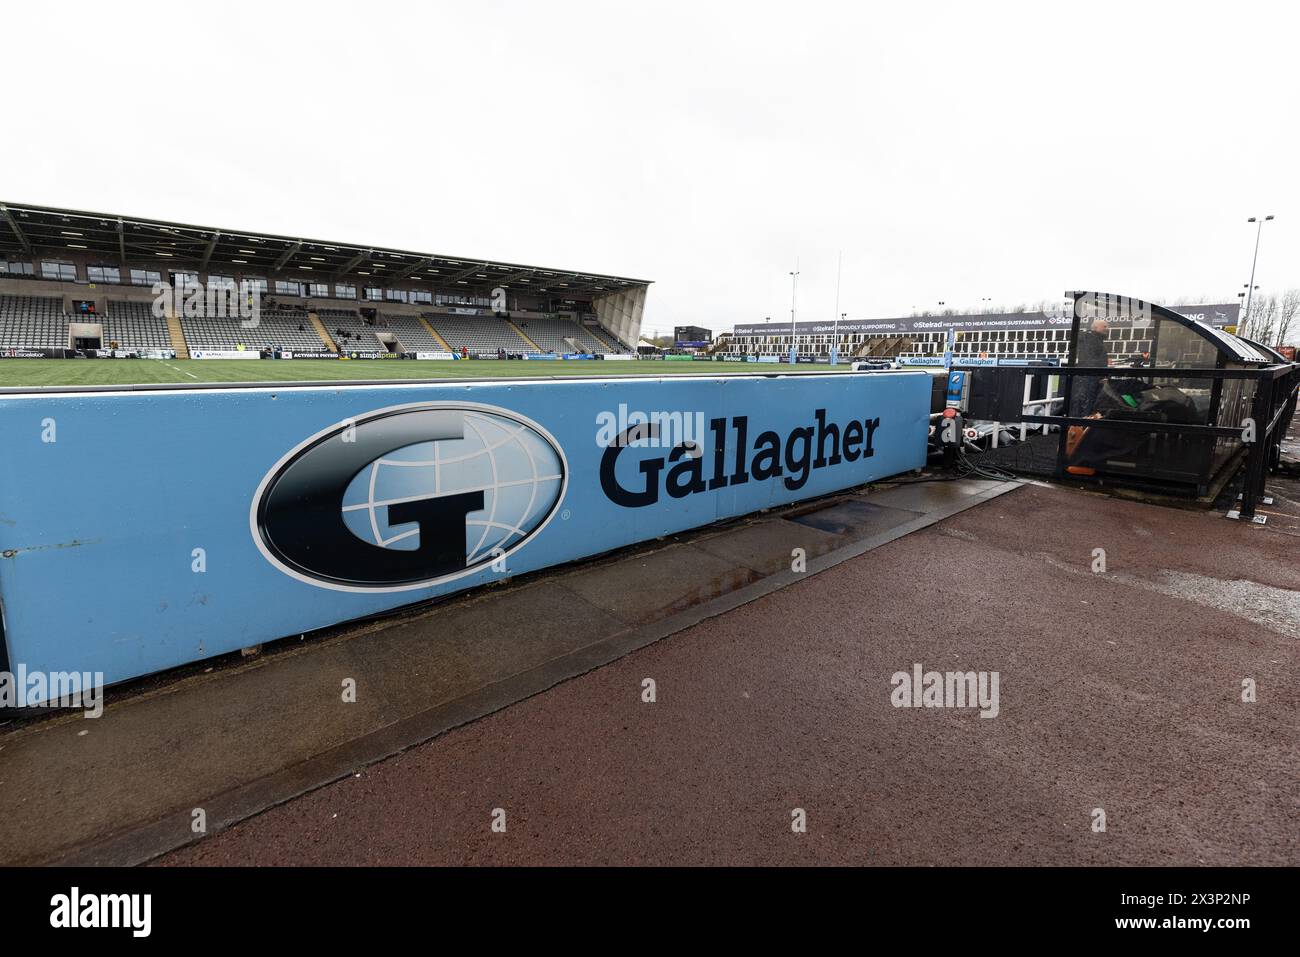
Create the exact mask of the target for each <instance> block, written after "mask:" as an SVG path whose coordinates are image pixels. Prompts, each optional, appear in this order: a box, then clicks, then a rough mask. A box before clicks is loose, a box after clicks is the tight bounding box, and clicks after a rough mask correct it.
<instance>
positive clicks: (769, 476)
mask: <svg viewBox="0 0 1300 957" xmlns="http://www.w3.org/2000/svg"><path fill="white" fill-rule="evenodd" d="M929 401H930V377H929V376H928V375H925V374H923V373H914V372H898V373H875V374H871V375H853V374H849V373H845V374H843V375H834V376H831V375H825V376H814V375H805V376H789V375H782V376H777V375H773V376H754V375H738V376H723V377H713V376H708V377H704V376H701V377H699V378H696V377H682V378H677V377H673V378H669V379H661V378H655V377H649V376H646V377H619V378H617V379H600V380H595V381H592V380H559V381H545V382H509V381H504V382H484V383H468V384H467V383H445V384H444V383H439V384H426V385H373V386H371V385H366V386H345V387H325V388H322V387H287V388H286V387H259V388H251V389H223V388H198V389H192V390H160V391H127V392H111V393H110V392H81V393H66V392H65V393H46V394H23V395H11V396H5V397H2V398H0V429H2V430H3V434H4V435H5V436H6V437H7V440H8V441H7V448H6V455H5V456H4V457H3V459H2V460H0V501H3V508H2V509H0V515H2V516H3V522H0V601H2V602H3V609H4V619H3V621H4V640H5V644H6V647H7V652H8V661H9V663H10V668H11V669H12V668H15V667H17V666H18V665H19V664H21V665H24V666H26V668H27V669H28V670H29V671H47V672H50V671H78V672H86V671H89V672H97V671H99V672H103V673H104V675H105V678H106V680H107V681H109V682H114V681H121V680H124V679H127V678H132V677H135V676H139V675H144V674H149V673H152V672H155V671H159V670H162V669H165V668H169V667H173V666H176V665H180V664H184V663H187V662H192V661H196V660H199V659H203V658H208V657H211V656H214V655H220V654H223V653H226V652H230V651H233V650H235V649H238V648H242V647H247V646H250V645H256V644H258V643H260V642H264V641H268V640H272V639H275V638H280V637H283V636H286V635H296V634H301V633H303V632H306V631H310V630H312V629H315V628H320V627H323V626H326V625H331V624H335V623H338V622H343V621H348V620H350V619H354V618H359V617H363V616H367V615H372V614H375V613H377V612H382V611H385V610H388V609H392V608H396V607H399V606H402V605H406V604H410V603H413V602H417V601H419V600H421V599H427V598H431V597H435V596H439V595H445V594H448V593H451V592H455V591H458V590H460V589H465V588H470V587H473V586H476V585H481V584H484V583H487V582H492V581H495V580H499V579H501V578H504V577H508V576H511V575H517V574H521V573H525V572H531V571H535V570H537V569H541V568H545V567H547V566H551V565H556V564H560V563H564V562H568V561H572V560H574V559H578V558H582V557H585V556H589V555H594V554H598V553H600V552H604V551H608V550H610V549H613V548H618V547H621V546H624V545H628V544H632V543H634V542H640V541H645V540H648V539H653V538H656V537H659V536H662V535H666V534H670V533H673V532H678V531H682V530H684V529H688V528H692V527H695V526H699V525H705V524H708V523H710V522H714V521H717V520H719V519H724V518H730V517H734V516H738V515H744V514H746V513H749V512H753V511H756V510H758V509H762V508H767V507H770V506H774V505H782V504H786V503H789V502H794V501H798V500H800V499H805V498H810V497H814V496H818V495H824V494H827V493H829V492H833V491H836V490H838V489H842V488H846V487H850V486H854V485H858V484H861V483H863V482H867V481H870V480H873V479H878V478H882V477H884V476H888V475H894V474H897V473H899V472H903V471H907V470H909V469H914V468H919V467H920V466H922V465H923V464H924V461H925V446H926V432H927V424H928V422H927V414H928V412H929ZM160 423H166V426H167V427H166V428H161V427H160ZM521 627H527V625H526V623H521Z"/></svg>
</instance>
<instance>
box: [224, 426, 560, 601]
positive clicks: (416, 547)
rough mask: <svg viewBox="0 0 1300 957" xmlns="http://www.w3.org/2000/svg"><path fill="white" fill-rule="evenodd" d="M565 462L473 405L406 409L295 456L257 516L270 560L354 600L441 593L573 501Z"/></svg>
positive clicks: (313, 442)
mask: <svg viewBox="0 0 1300 957" xmlns="http://www.w3.org/2000/svg"><path fill="white" fill-rule="evenodd" d="M566 486H567V468H566V463H565V459H564V453H563V451H562V450H561V449H560V447H559V445H558V444H557V443H556V442H555V440H554V439H553V438H552V437H551V436H550V434H549V433H547V432H546V430H545V429H543V428H542V427H541V426H539V425H538V424H537V423H535V422H533V421H531V420H529V419H527V418H525V417H523V416H521V415H518V414H517V413H515V412H511V411H509V410H506V409H501V408H496V407H493V406H484V405H478V404H474V403H438V404H428V405H425V404H417V405H408V406H397V407H394V408H390V409H380V410H378V411H375V412H372V413H369V414H367V415H365V416H361V417H359V418H357V419H355V420H349V421H344V422H340V423H337V424H336V425H334V426H331V427H330V428H329V429H326V430H324V431H323V432H321V433H318V434H317V435H314V436H312V437H311V438H310V439H308V440H306V441H305V442H303V443H302V444H301V445H299V446H298V447H297V448H295V449H293V450H292V451H291V452H289V453H288V454H287V455H286V456H285V457H284V458H283V459H281V460H280V461H279V462H278V463H276V465H275V467H274V468H272V469H271V471H270V472H268V473H267V475H266V477H265V478H263V480H262V482H261V484H260V485H259V487H258V491H257V494H256V496H255V497H254V502H253V507H252V510H251V513H250V519H249V521H250V526H251V529H252V533H253V537H254V541H255V542H256V543H257V546H258V548H259V549H260V550H261V551H262V554H263V555H265V556H266V558H267V559H268V560H270V561H271V562H272V563H273V564H275V565H276V566H277V567H279V568H280V569H281V570H282V571H284V572H286V573H287V574H289V575H292V576H293V577H295V578H298V579H300V580H303V581H308V582H311V583H312V584H316V585H321V586H323V587H327V588H334V589H339V590H344V591H404V590H410V589H416V588H423V587H427V586H429V585H436V584H439V583H441V582H444V581H450V580H452V579H455V578H459V577H461V576H464V575H467V574H469V573H470V572H472V571H474V570H475V569H477V568H480V567H481V566H483V565H485V564H489V563H492V562H504V561H505V559H506V558H507V557H508V556H509V555H511V554H512V553H514V552H515V551H517V550H518V549H519V548H520V547H522V546H523V545H524V543H525V542H527V541H528V540H529V539H530V538H531V537H532V536H533V535H535V534H536V533H537V532H538V531H540V530H541V529H542V527H544V526H545V525H546V523H547V522H548V521H549V520H550V518H551V516H552V515H553V514H554V513H555V510H556V508H557V507H558V505H559V504H560V502H561V500H562V499H563V498H564V491H565V488H566Z"/></svg>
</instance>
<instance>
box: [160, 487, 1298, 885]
mask: <svg viewBox="0 0 1300 957" xmlns="http://www.w3.org/2000/svg"><path fill="white" fill-rule="evenodd" d="M1094 548H1104V549H1105V550H1106V558H1107V564H1108V568H1107V572H1106V574H1094V573H1093V572H1092V571H1091V570H1090V566H1091V564H1092V561H1093V553H1092V550H1093V549H1094ZM1298 555H1300V538H1297V537H1296V536H1295V535H1294V534H1289V533H1287V532H1283V531H1275V530H1270V529H1267V528H1265V529H1261V528H1259V527H1257V526H1255V527H1252V526H1249V525H1244V524H1241V523H1233V522H1229V521H1227V520H1225V519H1223V518H1222V517H1221V516H1220V515H1219V514H1217V513H1208V514H1206V513H1195V512H1187V511H1179V510H1173V509H1166V508H1158V507H1155V506H1149V505H1142V504H1136V503H1132V502H1124V501H1118V500H1114V499H1108V498H1104V497H1101V496H1096V495H1091V494H1085V493H1081V492H1075V491H1069V490H1065V489H1059V488H1058V489H1048V488H1041V487H1026V488H1022V489H1020V490H1018V491H1014V492H1012V493H1010V494H1008V495H1004V496H1002V497H1001V498H998V499H995V500H993V501H991V502H988V503H986V504H983V505H980V506H978V507H976V508H973V509H971V510H969V511H967V512H963V513H962V514H960V515H957V516H956V517H954V518H951V519H948V520H947V521H945V522H943V523H942V524H940V525H937V526H934V527H931V528H928V529H926V530H924V531H921V532H917V533H914V534H912V535H909V536H907V537H905V538H902V539H899V540H897V541H894V542H892V543H890V544H888V545H884V546H882V547H879V548H876V549H875V550H873V551H871V552H868V553H867V554H865V555H862V556H861V557H858V558H854V559H851V560H849V561H847V562H845V563H843V564H841V565H838V566H835V567H833V568H831V569H829V570H827V571H825V572H823V573H821V574H818V575H814V576H810V577H809V578H808V579H806V580H804V581H801V582H799V583H797V584H795V585H793V586H791V587H788V588H785V589H783V590H781V591H778V592H775V593H773V594H771V595H768V596H767V597H764V598H760V599H758V600H756V601H754V602H752V603H750V604H747V605H744V606H742V607H740V608H737V609H735V610H733V611H730V612H727V613H725V614H723V615H721V616H719V617H717V618H713V619H710V620H708V621H705V622H703V623H702V624H700V625H698V626H696V627H693V628H691V629H689V630H687V631H683V632H679V633H678V634H675V635H673V636H671V637H669V638H666V639H664V640H662V641H660V642H658V643H657V644H654V645H652V646H650V647H647V648H645V649H642V650H641V651H638V652H635V653H633V654H631V655H629V656H627V657H625V658H622V659H620V660H618V661H616V662H614V663H613V664H610V665H607V666H606V667H603V668H600V669H598V670H596V671H593V672H590V673H588V674H585V675H583V676H580V677H578V678H575V679H573V680H571V681H568V682H566V683H564V684H562V685H559V686H557V687H555V688H552V689H551V690H549V691H547V692H544V693H542V694H539V695H536V696H535V697H532V698H529V699H527V700H525V701H522V702H520V703H518V704H515V705H513V706H511V707H509V708H507V709H505V710H503V711H500V712H497V713H495V714H492V715H490V716H488V717H486V718H484V719H482V720H480V721H477V722H475V723H473V724H470V725H467V726H465V727H462V728H459V729H456V730H453V731H451V732H449V733H447V734H445V735H443V736H441V737H439V738H436V739H434V740H432V741H430V742H428V743H426V744H424V745H421V746H419V747H416V748H413V749H411V750H409V751H407V752H405V753H403V754H400V755H398V756H396V757H394V758H391V759H389V760H386V761H382V762H380V763H378V764H375V765H373V766H371V767H369V768H365V769H363V770H361V771H360V772H359V773H358V774H357V775H356V776H354V777H352V778H348V779H345V780H343V781H340V782H338V783H336V784H334V785H330V786H328V787H324V788H321V789H319V790H317V791H314V792H312V793H310V794H307V795H305V796H303V797H301V798H298V799H296V800H293V801H290V802H288V803H286V804H283V805H281V806H279V807H276V808H272V809H271V810H269V811H267V812H265V813H263V814H261V815H259V816H257V817H255V818H252V819H250V820H248V821H245V822H244V823H242V824H239V825H237V826H235V827H233V828H231V829H230V830H228V831H225V832H223V833H220V834H217V835H215V836H213V837H211V838H209V839H207V840H205V841H202V842H200V843H198V844H196V845H193V846H191V847H188V848H184V849H182V850H180V851H177V852H175V853H173V854H171V855H169V856H167V857H165V858H163V859H162V860H161V861H160V863H162V864H170V865H179V864H332V865H347V864H367V865H376V864H543V863H558V864H632V863H648V864H813V863H826V864H861V863H866V864H927V865H928V864H1197V863H1206V864H1252V863H1254V864H1291V865H1295V864H1300V747H1297V738H1298V736H1300V731H1298V729H1300V699H1298V698H1297V695H1296V694H1295V689H1296V688H1297V687H1300V560H1298V558H1297V556H1298ZM916 662H919V663H921V664H922V665H923V666H924V667H925V668H926V669H927V670H929V669H936V670H941V671H946V670H957V669H960V670H968V669H969V670H976V671H979V670H985V671H997V672H999V674H1000V686H999V690H1000V701H999V705H1000V713H999V715H998V717H996V718H994V719H981V718H980V717H979V716H978V714H977V712H975V711H972V710H965V711H958V710H945V709H898V708H894V707H893V706H891V703H890V691H891V686H890V676H891V675H892V674H893V673H894V672H897V671H910V670H911V669H912V666H913V664H914V663H916ZM647 677H649V678H653V679H654V680H655V682H656V684H657V698H658V700H657V702H655V703H653V704H647V703H643V702H642V700H641V691H642V689H641V682H642V679H644V678H647ZM1244 678H1251V679H1253V680H1254V681H1255V682H1256V686H1257V689H1258V691H1257V694H1258V700H1257V701H1256V702H1255V703H1243V702H1242V701H1241V688H1242V680H1243V679H1244ZM494 808H503V809H504V810H505V813H506V824H507V828H506V832H505V833H493V831H492V830H491V827H490V825H491V820H492V817H491V815H492V811H493V809H494ZM794 808H803V809H804V810H805V811H806V813H807V822H808V826H807V833H803V834H796V833H793V832H792V830H791V826H790V823H791V811H792V809H794ZM1096 808H1101V809H1104V811H1105V814H1106V823H1107V828H1106V831H1105V832H1104V833H1095V832H1094V831H1093V829H1092V822H1093V811H1094V809H1096Z"/></svg>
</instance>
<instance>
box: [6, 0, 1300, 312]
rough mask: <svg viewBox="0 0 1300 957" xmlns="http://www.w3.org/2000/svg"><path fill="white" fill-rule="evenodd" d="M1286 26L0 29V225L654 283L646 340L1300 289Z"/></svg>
mask: <svg viewBox="0 0 1300 957" xmlns="http://www.w3.org/2000/svg"><path fill="white" fill-rule="evenodd" d="M1296 9H1297V7H1296V5H1295V4H1293V3H1292V4H1283V3H1276V4H1253V3H1240V2H1234V3H1223V2H1217V3H1213V4H1208V3H1207V4H1190V3H1186V2H1179V3H1169V4H1154V3H1152V4H1141V3H1134V2H1129V3H1117V4H1103V3H1096V2H1089V3H1086V4H1078V3H1072V4H1057V5H1051V6H1050V7H1049V5H1047V4H1042V3H1039V4H1024V5H1019V4H1016V5H1013V4H1003V3H964V4H957V3H953V4H947V3H933V4H926V3H908V4H903V3H880V4H870V5H869V4H865V3H852V4H849V3H809V2H803V3H782V4H768V3H756V2H746V3H740V2H733V3H710V2H705V0H694V2H689V3H680V4H678V3H663V2H655V3H637V4H621V3H613V2H604V3H597V2H593V3H569V2H549V3H525V2H504V0H501V2H484V0H479V2H476V3H472V4H466V3H440V2H434V3H420V4H416V3H409V4H405V3H402V4H399V3H385V2H382V0H372V2H368V3H355V2H349V3H329V2H324V3H320V2H318V3H313V4H301V5H288V4H269V3H250V4H240V3H226V4H222V5H208V4H204V5H197V4H195V5H183V4H180V3H175V2H172V3H159V4H146V3H130V2H119V3H102V2H96V3H79V2H63V3H60V4H58V5H56V6H55V7H49V6H42V5H40V4H31V3H28V4H17V5H15V4H10V5H9V6H8V7H7V8H6V10H5V14H4V17H3V19H2V20H0V23H2V24H3V27H0V29H3V32H4V38H3V40H4V42H3V43H2V44H0V68H2V69H3V74H4V76H5V78H6V79H7V81H8V82H7V83H6V95H5V97H4V108H3V111H2V112H0V199H4V200H7V201H11V202H26V203H35V204H43V205H53V206H68V207H74V208H80V209H88V210H93V211H96V212H113V213H125V214H130V215H139V216H145V217H153V218H160V219H170V220H177V221H181V222H191V223H197V224H201V225H211V226H225V227H231V228H236V229H250V230H262V231H268V232H277V233H285V234H292V235H301V236H306V237H310V238H318V239H332V240H339V241H343V242H360V243H374V244H381V245H386V246H393V247H399V248H409V249H413V250H417V251H422V252H439V253H445V254H450V255H455V256H464V257H483V258H487V259H497V260H504V261H507V262H518V263H526V264H536V265H543V266H557V267H563V268H572V269H580V270H593V271H600V272H607V273H615V274H619V275H624V276H633V277H637V278H644V279H652V280H654V281H655V285H654V286H653V287H652V288H651V291H650V299H649V302H648V305H647V312H646V328H647V330H667V329H670V328H671V327H672V326H673V325H676V324H700V325H704V326H708V327H711V328H713V329H715V330H720V329H726V328H730V326H731V325H732V324H733V323H735V322H754V321H762V320H763V319H764V318H765V317H768V316H770V317H772V319H773V321H776V322H779V321H786V322H788V321H789V319H790V305H791V302H790V300H791V281H790V276H789V273H790V272H791V270H793V269H794V268H795V263H796V261H797V262H798V263H799V269H800V271H801V275H800V277H799V289H798V313H799V318H800V319H827V320H829V319H831V318H832V317H833V316H834V314H835V300H836V257H837V255H838V254H839V252H840V251H842V252H843V281H842V290H841V292H840V311H841V312H847V313H848V314H849V315H850V317H854V318H856V317H871V316H890V315H900V314H907V313H908V312H909V311H911V309H912V308H913V307H914V306H915V307H917V308H926V307H931V308H933V307H934V306H935V304H936V303H937V302H939V301H940V300H942V301H945V302H947V303H948V304H949V305H950V306H957V307H960V308H964V307H968V306H969V307H977V306H979V305H981V300H983V299H984V298H985V297H989V298H990V299H991V300H992V301H993V303H994V304H1006V305H1014V304H1017V303H1021V302H1036V301H1038V300H1041V299H1044V298H1056V297H1059V295H1060V294H1061V292H1062V291H1064V290H1065V289H1067V288H1089V289H1101V290H1106V291H1112V292H1119V293H1124V294H1128V295H1134V296H1139V297H1145V298H1153V299H1155V300H1156V301H1162V300H1172V299H1173V298H1175V297H1178V296H1205V297H1208V298H1209V299H1210V300H1213V301H1234V300H1235V296H1236V293H1237V292H1238V291H1239V290H1241V289H1242V287H1243V285H1244V284H1245V283H1246V281H1247V279H1248V278H1249V271H1250V259H1251V252H1252V248H1253V243H1254V238H1255V236H1254V227H1253V226H1249V225H1247V223H1246V218H1247V217H1248V216H1252V215H1262V214H1266V213H1272V214H1274V215H1275V216H1276V217H1277V220H1276V221H1274V222H1271V223H1268V224H1267V225H1266V226H1265V228H1264V236H1263V243H1262V247H1261V252H1260V258H1259V271H1258V275H1257V280H1256V281H1257V282H1258V283H1259V284H1260V286H1261V289H1262V290H1263V291H1264V292H1268V291H1277V290H1279V289H1281V288H1283V287H1285V286H1287V285H1300V204H1298V203H1297V198H1298V193H1300V172H1298V171H1300V149H1298V147H1300V123H1298V122H1297V120H1300V91H1298V87H1300V80H1298V77H1300V71H1298V70H1297V67H1296V63H1297V60H1298V59H1300V56H1298V53H1300V51H1298V50H1297V47H1298V46H1300V29H1298V27H1300V14H1297V13H1296V12H1295V11H1296Z"/></svg>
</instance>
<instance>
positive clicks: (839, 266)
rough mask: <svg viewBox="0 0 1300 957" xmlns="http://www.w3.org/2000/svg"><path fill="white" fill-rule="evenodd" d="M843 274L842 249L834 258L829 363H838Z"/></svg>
mask: <svg viewBox="0 0 1300 957" xmlns="http://www.w3.org/2000/svg"><path fill="white" fill-rule="evenodd" d="M843 274H844V250H842V249H841V250H840V254H839V256H838V257H837V258H836V260H835V331H834V332H832V333H831V355H830V360H831V365H833V366H834V365H839V358H840V318H841V316H842V315H843V313H841V312H840V277H841V276H842V275H843Z"/></svg>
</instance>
